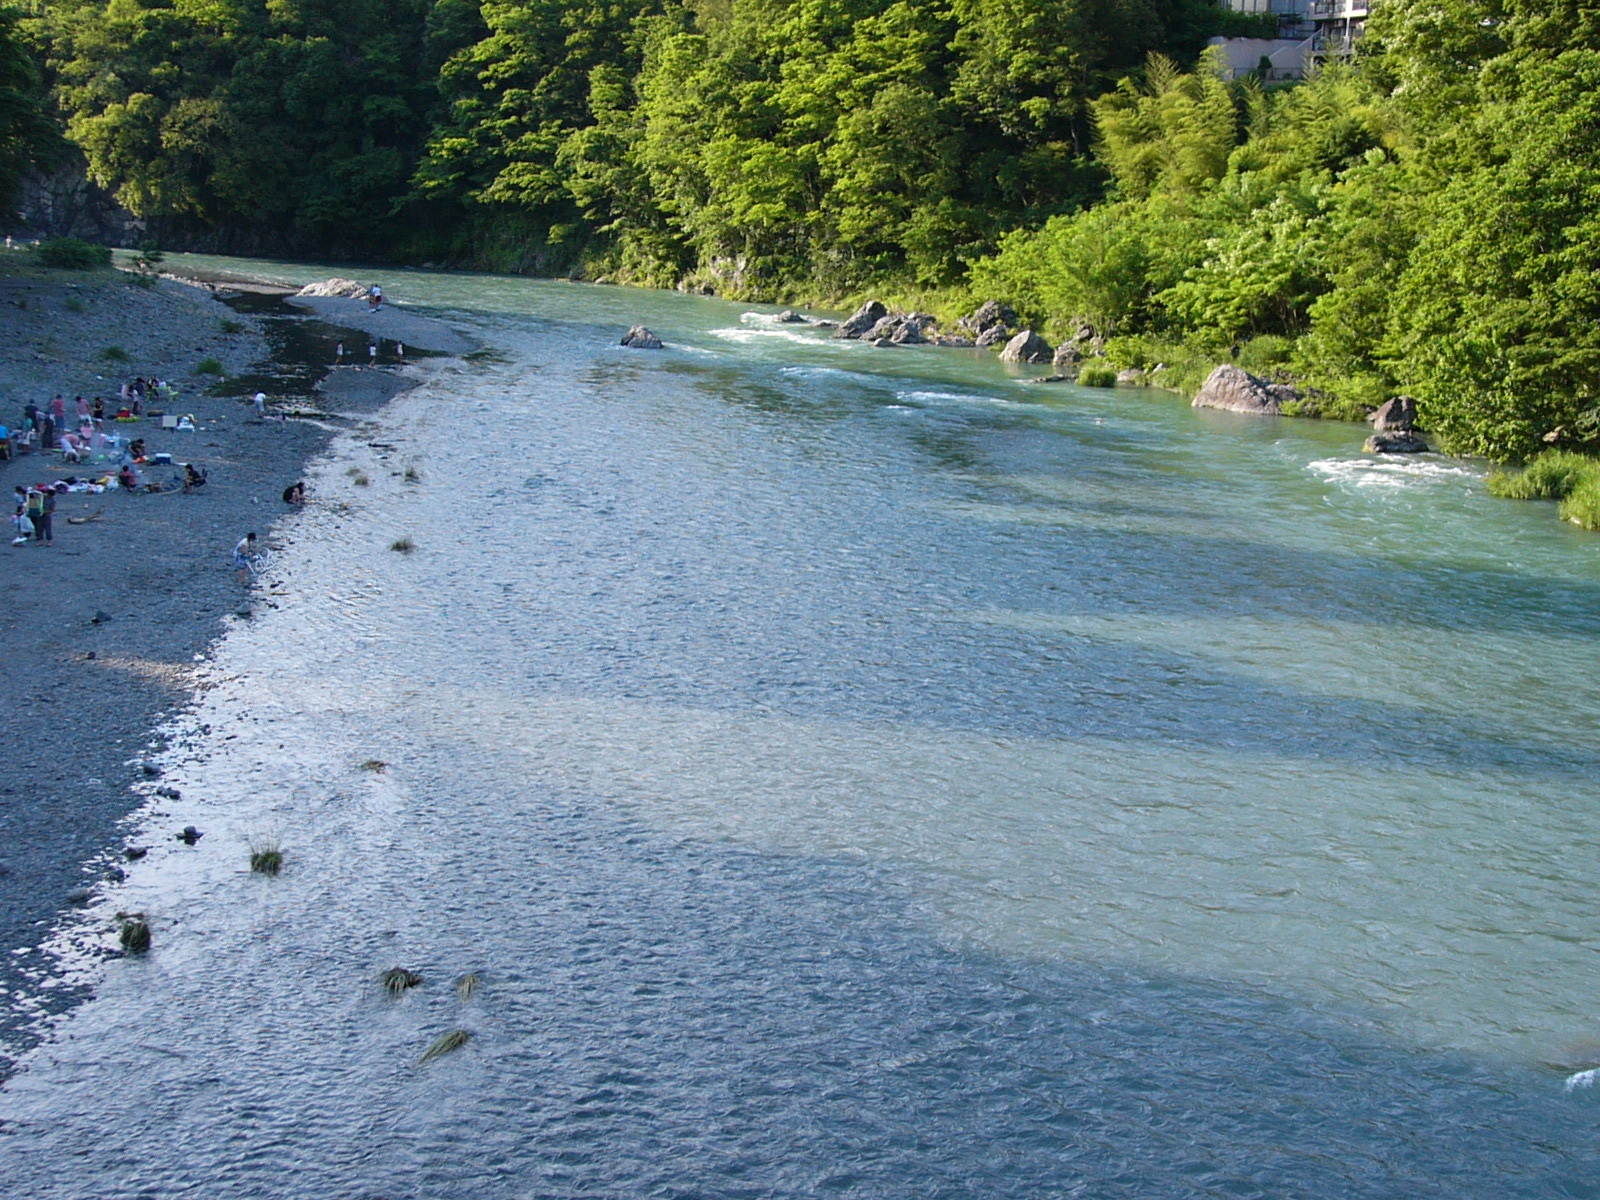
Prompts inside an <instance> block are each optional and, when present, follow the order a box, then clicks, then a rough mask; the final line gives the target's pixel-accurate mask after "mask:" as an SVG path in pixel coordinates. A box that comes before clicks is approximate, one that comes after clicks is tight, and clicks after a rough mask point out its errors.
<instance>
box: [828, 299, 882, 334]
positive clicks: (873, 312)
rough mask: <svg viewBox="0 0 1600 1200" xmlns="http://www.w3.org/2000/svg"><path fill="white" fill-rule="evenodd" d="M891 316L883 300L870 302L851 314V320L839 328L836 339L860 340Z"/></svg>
mask: <svg viewBox="0 0 1600 1200" xmlns="http://www.w3.org/2000/svg"><path fill="white" fill-rule="evenodd" d="M888 315H889V310H888V309H887V308H885V307H884V304H883V301H881V300H868V301H867V302H866V303H865V304H863V305H862V306H861V307H860V308H858V309H856V311H855V312H853V313H851V314H850V319H849V320H848V321H846V322H845V323H844V324H843V325H841V326H839V328H838V330H837V331H836V332H835V333H834V335H833V336H834V337H840V338H858V337H860V336H861V335H862V334H864V333H866V332H867V331H868V330H870V329H871V328H872V327H873V326H874V325H876V324H877V323H878V322H879V321H881V320H883V319H884V318H885V317H887V316H888Z"/></svg>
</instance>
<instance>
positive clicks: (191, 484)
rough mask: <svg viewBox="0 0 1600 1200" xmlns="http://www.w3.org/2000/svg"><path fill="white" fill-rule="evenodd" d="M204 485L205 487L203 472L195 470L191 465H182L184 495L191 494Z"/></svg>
mask: <svg viewBox="0 0 1600 1200" xmlns="http://www.w3.org/2000/svg"><path fill="white" fill-rule="evenodd" d="M205 485H206V473H205V472H204V471H197V470H195V465H194V464H193V463H184V464H183V490H184V492H185V493H188V492H192V491H194V490H195V489H196V488H203V487H205Z"/></svg>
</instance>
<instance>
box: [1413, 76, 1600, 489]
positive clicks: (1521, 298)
mask: <svg viewBox="0 0 1600 1200" xmlns="http://www.w3.org/2000/svg"><path fill="white" fill-rule="evenodd" d="M1507 90H1508V91H1510V93H1511V94H1512V96H1513V98H1512V99H1510V100H1509V101H1508V102H1506V103H1503V104H1490V105H1487V106H1485V107H1484V108H1483V110H1482V111H1481V113H1479V114H1478V120H1479V121H1481V122H1482V123H1483V125H1484V127H1485V129H1486V130H1487V131H1488V133H1487V134H1486V136H1488V137H1492V139H1493V154H1492V156H1491V161H1489V162H1487V163H1485V164H1484V165H1483V166H1481V167H1479V168H1477V169H1473V170H1466V171H1463V172H1461V173H1459V174H1457V175H1456V176H1455V177H1454V178H1452V179H1451V180H1450V181H1449V183H1448V184H1447V185H1446V187H1445V188H1444V190H1443V191H1442V192H1441V193H1439V195H1438V196H1437V198H1436V199H1435V200H1434V201H1433V202H1432V203H1430V204H1429V205H1428V206H1427V208H1426V209H1425V214H1424V215H1425V225H1424V231H1423V233H1422V235H1421V237H1420V239H1419V241H1418V243H1417V246H1416V249H1415V251H1414V252H1413V254H1412V255H1411V258H1410V261H1409V263H1408V264H1407V268H1406V270H1405V272H1404V274H1403V275H1402V276H1401V280H1400V287H1399V294H1398V296H1397V301H1396V305H1395V318H1394V328H1395V335H1394V337H1395V340H1394V370H1395V373H1396V374H1397V375H1398V376H1399V377H1400V379H1401V381H1402V382H1403V383H1404V384H1405V386H1406V387H1407V388H1408V389H1409V390H1410V391H1412V392H1413V394H1415V395H1416V397H1417V402H1418V407H1419V411H1420V412H1421V413H1422V414H1423V415H1424V416H1425V418H1426V419H1427V421H1428V424H1429V426H1430V427H1431V428H1433V429H1435V430H1437V431H1438V433H1439V434H1440V436H1441V437H1442V438H1443V439H1444V441H1445V442H1446V444H1447V445H1448V446H1449V447H1450V448H1452V449H1455V450H1460V451H1466V452H1471V453H1478V454H1486V455H1489V456H1491V457H1494V458H1525V457H1528V456H1529V455H1531V454H1532V453H1533V452H1535V451H1536V450H1537V449H1538V448H1539V447H1540V446H1541V445H1543V444H1545V442H1546V441H1547V440H1555V441H1568V442H1575V443H1589V444H1595V443H1597V442H1600V275H1597V273H1596V271H1595V264H1596V263H1597V262H1600V50H1588V49H1584V50H1566V51H1563V52H1561V53H1558V54H1555V55H1535V56H1531V57H1529V58H1527V59H1525V60H1524V61H1522V62H1520V63H1518V64H1517V86H1516V87H1515V88H1510V89H1507Z"/></svg>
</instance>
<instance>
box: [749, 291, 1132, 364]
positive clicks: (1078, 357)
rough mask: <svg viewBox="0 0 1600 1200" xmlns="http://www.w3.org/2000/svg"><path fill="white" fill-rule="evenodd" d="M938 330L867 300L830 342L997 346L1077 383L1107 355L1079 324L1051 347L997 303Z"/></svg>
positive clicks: (1094, 334) (1006, 355)
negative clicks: (1087, 366) (1090, 364)
mask: <svg viewBox="0 0 1600 1200" xmlns="http://www.w3.org/2000/svg"><path fill="white" fill-rule="evenodd" d="M780 319H781V318H780ZM937 324H938V322H937V320H936V319H935V318H934V317H932V316H930V315H929V314H928V313H891V312H890V311H889V309H888V307H887V306H886V305H884V304H883V302H882V301H879V300H869V301H867V303H865V304H863V305H862V306H861V307H860V308H858V309H856V311H855V312H854V313H852V314H851V316H850V318H849V319H848V320H846V321H844V322H842V323H841V324H840V325H839V327H838V329H837V330H836V331H835V333H834V336H835V337H840V338H854V339H859V340H861V341H864V342H869V343H871V344H872V345H874V346H952V347H979V348H984V349H987V348H990V347H994V346H999V347H1001V350H1000V357H1001V359H1003V360H1004V361H1006V362H1014V363H1049V364H1051V365H1053V366H1055V367H1056V368H1057V369H1058V370H1059V371H1060V372H1061V374H1060V375H1056V376H1051V377H1050V378H1051V379H1072V378H1075V377H1076V376H1077V373H1078V368H1079V367H1080V366H1081V365H1082V364H1083V362H1084V361H1085V360H1087V359H1090V358H1094V357H1097V356H1098V355H1100V354H1101V352H1102V351H1103V350H1104V349H1105V338H1104V336H1103V335H1101V334H1100V333H1099V332H1098V331H1096V330H1095V329H1094V328H1093V327H1092V326H1090V325H1089V324H1087V323H1082V324H1080V325H1079V326H1078V329H1077V330H1076V332H1075V333H1074V334H1073V336H1072V337H1070V338H1068V339H1067V340H1066V341H1065V342H1063V343H1062V344H1061V345H1059V346H1052V345H1051V344H1050V343H1049V342H1048V341H1046V340H1045V339H1044V338H1043V337H1042V336H1041V335H1040V334H1039V332H1038V331H1037V330H1034V329H1029V328H1025V327H1023V326H1022V323H1021V321H1020V319H1019V318H1018V316H1017V313H1016V310H1015V309H1013V308H1012V307H1011V306H1010V305H1009V304H1003V303H1001V302H1000V301H998V300H988V301H985V302H984V303H983V304H982V305H980V306H979V307H978V308H977V310H976V311H974V312H972V313H969V314H968V315H967V316H964V317H962V318H961V319H960V320H958V321H957V322H956V330H955V332H951V333H944V332H940V331H939V330H938V329H937V328H936V326H937ZM1141 378H1142V377H1141Z"/></svg>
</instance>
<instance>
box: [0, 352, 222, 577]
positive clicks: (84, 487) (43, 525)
mask: <svg viewBox="0 0 1600 1200" xmlns="http://www.w3.org/2000/svg"><path fill="white" fill-rule="evenodd" d="M176 398H177V391H176V389H174V388H173V387H171V385H169V384H168V383H166V382H165V381H164V380H160V379H155V378H151V379H143V378H139V379H132V380H129V381H128V382H127V383H125V384H123V385H122V387H121V389H120V391H119V393H118V395H117V398H116V402H115V403H116V407H115V408H114V409H113V408H111V406H110V405H108V403H107V401H106V399H105V398H104V397H102V396H95V397H94V398H93V399H90V398H87V397H85V396H81V395H80V396H75V397H74V398H73V400H72V404H71V408H70V410H69V407H68V403H67V399H66V397H65V396H64V395H61V394H57V395H56V396H55V397H54V398H53V399H51V400H50V402H49V403H48V404H43V405H40V404H35V403H33V402H32V401H30V402H29V403H28V404H27V405H25V406H24V408H23V410H22V419H21V421H20V422H19V423H18V424H17V425H16V427H15V428H12V427H9V426H7V425H5V424H0V460H9V459H12V458H15V457H17V456H19V455H23V454H29V453H34V452H37V453H39V454H41V455H43V454H59V455H60V461H61V462H62V463H64V464H72V465H75V466H76V465H79V464H90V463H100V464H104V466H103V467H102V470H101V472H100V473H99V474H86V475H84V476H81V477H80V476H78V475H69V476H67V477H66V478H64V479H55V480H50V481H48V482H44V483H33V484H18V485H17V486H16V488H15V489H14V494H13V499H14V502H15V504H14V508H13V511H12V516H11V521H12V525H13V529H14V535H13V537H12V541H11V544H12V545H13V546H22V545H27V544H29V543H30V542H31V543H32V544H33V545H35V546H53V545H54V544H55V529H54V524H55V522H54V519H53V518H54V514H55V509H56V502H57V499H58V497H60V496H62V495H65V494H67V493H70V492H104V491H106V490H107V489H109V488H114V487H121V488H123V489H125V490H127V491H134V492H137V491H168V490H178V489H180V488H181V489H182V490H183V491H185V492H193V491H195V490H197V489H198V488H201V487H204V486H205V483H206V478H207V473H206V471H205V469H204V468H203V467H197V466H195V465H194V464H193V463H180V464H177V467H178V470H179V472H180V473H178V474H175V475H173V477H172V479H171V480H170V481H168V482H165V483H163V482H155V481H148V480H146V479H145V478H144V475H143V470H144V468H145V467H146V466H147V465H153V464H154V463H170V462H171V461H172V460H171V458H170V457H169V456H167V455H160V456H154V455H151V454H150V453H149V452H148V451H147V449H146V447H145V440H144V438H142V437H139V438H133V439H132V440H129V441H126V442H125V441H124V439H123V438H122V436H121V435H120V434H118V433H116V432H114V431H113V429H112V428H111V426H112V423H113V422H137V421H140V420H142V419H143V417H144V415H145V413H146V410H147V406H149V405H152V404H155V403H161V404H168V403H170V402H171V401H173V400H174V399H176ZM185 422H186V423H187V427H188V428H190V429H192V428H194V422H193V419H192V418H184V422H180V424H179V426H178V427H179V428H183V427H184V423H185ZM113 465H114V466H115V471H112V470H110V469H109V468H110V467H112V466H113Z"/></svg>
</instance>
